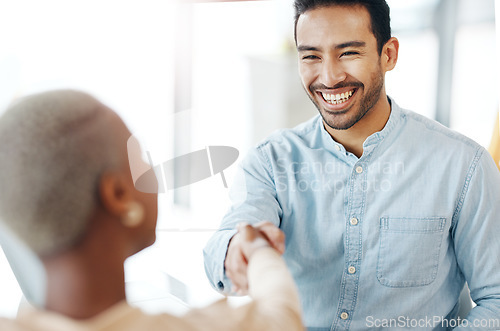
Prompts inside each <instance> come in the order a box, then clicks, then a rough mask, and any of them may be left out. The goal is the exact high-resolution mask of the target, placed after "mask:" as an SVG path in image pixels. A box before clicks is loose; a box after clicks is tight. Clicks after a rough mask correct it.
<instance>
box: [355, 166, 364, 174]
mask: <svg viewBox="0 0 500 331" xmlns="http://www.w3.org/2000/svg"><path fill="white" fill-rule="evenodd" d="M356 172H357V173H358V174H360V173H362V172H363V167H362V166H358V167H356Z"/></svg>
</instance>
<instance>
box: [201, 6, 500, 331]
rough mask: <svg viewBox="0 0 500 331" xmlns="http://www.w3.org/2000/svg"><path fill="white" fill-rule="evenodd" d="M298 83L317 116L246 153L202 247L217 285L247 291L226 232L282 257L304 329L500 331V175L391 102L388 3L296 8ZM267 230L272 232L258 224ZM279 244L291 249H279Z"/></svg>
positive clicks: (473, 150) (473, 149)
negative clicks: (257, 241) (247, 232)
mask: <svg viewBox="0 0 500 331" xmlns="http://www.w3.org/2000/svg"><path fill="white" fill-rule="evenodd" d="M295 9H296V20H295V40H296V46H297V50H298V54H299V69H300V76H301V80H302V84H303V86H304V89H305V91H306V93H307V94H308V96H309V98H310V99H311V101H312V102H313V103H314V104H315V105H316V107H317V108H318V110H319V115H318V116H316V117H315V118H313V119H311V120H310V121H308V122H306V123H303V124H301V125H299V126H298V127H296V128H294V129H291V130H281V131H279V132H277V133H275V134H273V135H271V136H270V137H269V138H267V139H266V140H265V141H263V142H262V143H261V144H259V145H258V146H257V147H256V148H254V149H252V150H251V151H250V152H249V153H248V155H247V157H246V158H245V160H244V161H243V162H242V164H241V166H240V170H239V173H238V175H237V177H236V180H235V183H234V185H233V188H232V190H231V198H232V201H233V205H232V207H231V208H230V210H229V212H228V213H227V214H226V216H225V217H224V219H223V221H222V225H221V228H220V230H219V231H218V232H216V233H215V234H214V236H213V237H212V238H211V240H210V241H209V242H208V244H207V246H206V248H205V252H204V253H205V267H206V271H207V275H208V277H209V279H210V281H211V282H212V284H213V285H214V286H215V287H216V288H217V289H219V290H220V291H224V292H226V293H231V292H239V293H245V292H246V289H247V284H248V283H247V279H246V276H245V272H246V261H245V260H244V259H243V258H242V253H241V244H240V238H239V235H238V234H235V233H236V231H235V230H234V228H235V226H236V224H237V223H238V222H241V221H243V220H244V221H246V222H250V223H253V224H256V226H257V227H258V228H260V230H261V231H262V232H263V233H264V234H265V235H266V236H267V238H268V239H269V240H270V241H271V242H272V243H273V245H274V246H275V248H277V249H278V250H280V251H282V252H284V257H285V259H286V261H287V265H288V267H289V268H290V270H291V272H292V274H293V276H294V279H295V281H296V283H297V284H298V287H299V292H300V297H301V300H302V305H303V309H304V314H305V317H304V319H305V324H306V326H307V327H308V328H309V329H310V330H347V329H351V330H360V329H367V328H377V327H389V326H392V327H396V328H400V329H401V328H407V327H408V328H410V327H415V326H418V327H419V328H420V329H429V330H434V329H447V328H449V327H450V326H456V325H457V320H458V311H459V309H460V305H459V295H460V291H461V289H462V288H463V286H464V284H465V281H467V282H468V284H469V287H470V289H471V297H472V299H473V300H474V301H475V303H476V304H477V306H476V307H475V308H474V309H472V310H471V312H470V313H469V314H468V316H467V319H466V320H465V322H464V323H465V324H464V325H465V326H467V325H468V326H471V327H475V328H478V327H482V328H483V329H487V328H491V329H495V328H496V329H499V328H500V320H499V316H500V257H499V255H498V252H499V251H500V241H498V240H497V239H496V238H497V236H498V235H500V221H499V217H500V216H499V215H500V174H499V172H498V170H497V169H496V166H495V163H494V162H493V160H492V159H491V157H490V156H489V154H488V153H487V151H486V150H485V149H484V148H483V147H481V146H479V145H478V144H477V143H475V142H474V141H472V140H470V139H468V138H466V137H464V136H462V135H460V134H458V133H456V132H453V131H451V130H449V129H447V128H445V127H443V126H442V125H440V124H438V123H436V122H434V121H432V120H430V119H427V118H424V117H422V116H420V115H418V114H416V113H413V112H411V111H409V110H405V109H402V108H400V107H399V106H398V105H397V103H396V102H395V101H394V100H393V99H391V98H389V97H388V96H387V94H386V91H385V73H386V72H387V71H390V70H392V69H393V68H394V67H395V65H396V62H397V58H398V50H399V42H398V40H397V39H396V38H394V37H392V36H391V29H390V19H389V7H388V6H387V4H386V2H385V0H296V1H295ZM262 221H268V222H264V223H260V224H259V222H262ZM285 237H286V240H285Z"/></svg>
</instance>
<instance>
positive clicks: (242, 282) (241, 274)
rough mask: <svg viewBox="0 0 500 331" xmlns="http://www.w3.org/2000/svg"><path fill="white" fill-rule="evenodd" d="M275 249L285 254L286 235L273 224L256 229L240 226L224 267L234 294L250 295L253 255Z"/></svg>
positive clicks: (232, 239)
mask: <svg viewBox="0 0 500 331" xmlns="http://www.w3.org/2000/svg"><path fill="white" fill-rule="evenodd" d="M269 246H270V247H273V248H274V249H276V250H277V251H278V252H280V254H283V253H284V252H285V234H284V233H283V231H281V230H280V229H279V228H278V227H276V226H275V225H274V224H272V223H271V222H267V221H265V222H261V223H258V224H256V225H255V226H254V227H252V226H250V225H248V224H241V225H239V226H238V233H236V234H235V235H234V236H233V237H232V238H231V240H230V241H229V246H228V248H227V254H226V260H225V261H224V267H225V268H226V275H227V276H228V277H229V279H231V282H232V283H233V288H232V291H233V292H237V293H238V294H241V295H244V294H247V293H248V278H247V266H248V261H250V258H251V256H252V254H253V253H254V252H255V251H257V250H258V249H259V248H262V247H269Z"/></svg>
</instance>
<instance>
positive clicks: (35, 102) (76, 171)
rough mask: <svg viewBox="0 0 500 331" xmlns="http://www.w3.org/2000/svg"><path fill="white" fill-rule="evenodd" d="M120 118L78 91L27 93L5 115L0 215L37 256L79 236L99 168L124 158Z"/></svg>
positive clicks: (94, 200) (0, 134) (94, 197)
mask: <svg viewBox="0 0 500 331" xmlns="http://www.w3.org/2000/svg"><path fill="white" fill-rule="evenodd" d="M116 120H117V116H116V114H114V113H113V112H112V111H111V110H110V109H109V108H107V107H106V106H104V105H103V104H102V103H100V102H99V101H98V100H96V99H95V98H93V97H92V96H90V95H88V94H86V93H83V92H79V91H73V90H58V91H50V92H44V93H40V94H36V95H31V96H27V97H24V98H22V99H20V100H18V101H16V102H15V103H13V104H12V105H11V106H9V107H8V109H7V110H6V111H5V113H4V114H3V116H2V117H0V221H2V222H4V223H5V224H6V225H7V226H8V227H9V228H10V229H11V230H12V231H13V232H14V233H15V234H16V235H17V236H18V237H19V239H21V240H22V241H23V242H25V243H26V244H27V245H28V246H29V247H30V248H31V249H33V251H34V252H35V253H36V254H38V255H41V256H43V255H50V254H53V253H57V252H59V251H61V250H64V249H66V248H69V247H71V246H73V245H75V244H77V243H78V240H79V239H81V238H82V237H83V235H84V234H85V232H86V228H87V224H88V221H89V218H90V216H91V213H92V212H94V211H95V208H96V206H97V204H98V203H99V199H98V181H99V177H100V175H101V174H102V173H103V172H104V171H106V170H108V169H113V168H116V167H119V166H120V165H121V164H122V163H121V162H123V160H122V156H121V154H120V148H117V146H118V145H117V143H118V142H117V141H116V139H115V137H114V135H113V131H112V130H110V128H112V127H113V123H112V122H113V121H116Z"/></svg>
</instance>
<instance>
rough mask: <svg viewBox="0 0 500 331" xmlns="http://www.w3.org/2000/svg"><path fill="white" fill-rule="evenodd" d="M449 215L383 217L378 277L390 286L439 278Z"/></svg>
mask: <svg viewBox="0 0 500 331" xmlns="http://www.w3.org/2000/svg"><path fill="white" fill-rule="evenodd" d="M445 224H446V218H440V217H429V218H391V217H383V218H381V219H380V245H379V253H378V261H377V278H378V280H379V282H380V283H381V284H382V285H385V286H389V287H414V286H424V285H428V284H430V283H432V282H433V281H434V279H435V278H436V274H437V271H438V264H439V253H440V250H441V243H442V241H443V232H444V228H445Z"/></svg>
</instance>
